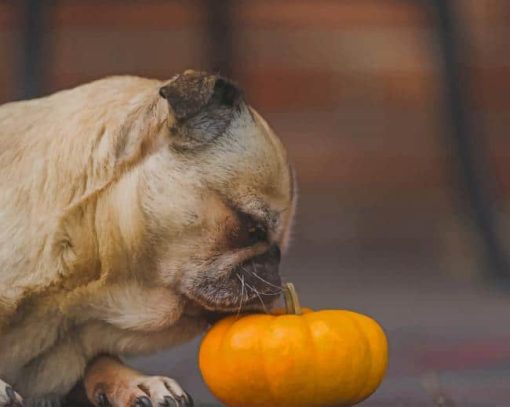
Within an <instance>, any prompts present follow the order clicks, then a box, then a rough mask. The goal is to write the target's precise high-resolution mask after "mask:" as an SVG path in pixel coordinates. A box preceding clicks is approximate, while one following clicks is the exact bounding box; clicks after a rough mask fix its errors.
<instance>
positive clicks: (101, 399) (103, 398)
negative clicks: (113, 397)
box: [97, 393, 110, 407]
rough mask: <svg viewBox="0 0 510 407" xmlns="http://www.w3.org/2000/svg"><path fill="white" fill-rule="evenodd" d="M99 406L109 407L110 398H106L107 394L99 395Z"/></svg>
mask: <svg viewBox="0 0 510 407" xmlns="http://www.w3.org/2000/svg"><path fill="white" fill-rule="evenodd" d="M97 406H98V407H109V406H110V402H109V401H108V397H106V394H104V393H99V394H98V395H97Z"/></svg>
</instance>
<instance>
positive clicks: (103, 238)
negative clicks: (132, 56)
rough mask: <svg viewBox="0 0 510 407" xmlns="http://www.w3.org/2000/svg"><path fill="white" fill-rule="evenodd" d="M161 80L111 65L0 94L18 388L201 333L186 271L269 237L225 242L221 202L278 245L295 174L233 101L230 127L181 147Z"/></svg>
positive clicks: (9, 350) (67, 384)
mask: <svg viewBox="0 0 510 407" xmlns="http://www.w3.org/2000/svg"><path fill="white" fill-rule="evenodd" d="M163 84H164V83H163V82H160V81H156V80H149V79H144V78H137V77H112V78H107V79H103V80H99V81H96V82H93V83H90V84H87V85H83V86H80V87H78V88H75V89H71V90H66V91H63V92H59V93H56V94H54V95H51V96H48V97H45V98H41V99H35V100H31V101H24V102H15V103H10V104H7V105H4V106H1V107H0V224H1V225H2V228H0V378H1V379H4V380H5V381H7V382H8V383H10V384H12V385H13V386H14V387H15V388H16V389H17V390H19V392H20V393H21V394H22V395H23V396H24V397H28V398H32V399H37V398H41V397H46V396H48V395H52V394H53V395H56V397H57V398H58V397H61V396H62V395H64V394H65V393H66V392H67V391H69V390H70V388H71V387H72V386H73V384H74V383H75V382H76V381H77V380H78V379H79V378H80V377H81V376H82V375H83V372H84V370H85V367H86V365H87V363H88V361H89V360H90V359H91V358H93V357H94V356H95V355H97V354H99V353H104V352H108V353H112V354H137V353H143V352H152V351H155V350H157V349H161V348H165V347H168V346H171V345H173V344H176V343H179V342H182V341H184V340H188V339H189V338H191V337H192V336H193V335H195V334H197V333H198V332H200V330H202V329H203V328H204V327H205V322H204V320H203V319H202V318H201V317H200V316H199V314H200V313H198V314H197V313H196V312H192V310H196V309H197V307H198V305H197V303H196V302H198V303H199V304H200V299H198V298H194V297H193V295H192V294H191V290H192V288H193V287H194V285H195V284H196V282H197V281H198V280H197V279H199V278H202V277H203V275H204V274H207V273H208V275H209V276H210V278H213V277H214V278H216V276H217V277H218V278H220V277H221V275H222V273H225V272H226V270H227V269H229V268H231V267H232V266H233V265H234V264H237V263H239V262H241V261H243V260H244V259H247V258H249V257H251V256H254V255H256V254H257V253H262V252H264V251H265V250H267V248H268V245H266V244H263V243H261V244H258V245H254V246H253V247H247V248H241V249H235V250H234V249H233V248H232V247H230V246H229V244H228V242H229V241H230V240H231V239H230V240H229V236H230V235H231V232H232V230H233V229H235V228H236V227H237V226H238V223H239V222H238V219H237V218H236V215H235V213H234V212H233V209H232V205H235V207H236V208H241V209H242V210H243V211H246V212H249V213H251V214H254V215H257V216H260V217H264V218H265V219H268V221H269V220H270V222H271V224H272V225H273V226H274V227H272V229H271V232H270V240H271V242H275V243H278V244H279V245H280V246H285V244H286V241H287V239H288V229H289V224H290V221H291V218H292V214H293V210H294V199H293V195H294V194H293V192H292V190H293V185H292V184H293V177H292V174H291V171H290V167H289V164H288V162H287V158H286V155H285V151H284V149H283V147H282V145H281V143H280V142H279V141H278V139H277V138H276V137H275V136H274V134H273V133H272V131H271V130H270V129H269V127H268V126H267V124H266V123H265V122H264V121H263V119H262V118H261V117H260V116H259V115H258V114H257V113H256V112H254V111H253V110H252V109H251V108H249V107H248V106H246V105H244V103H243V105H242V108H241V110H240V114H239V115H238V116H236V119H235V120H233V121H232V122H231V123H230V125H229V128H228V134H226V135H223V136H221V137H219V138H218V139H217V140H215V141H213V142H211V144H210V145H207V146H205V147H202V148H196V149H194V150H191V151H184V152H182V151H179V150H178V149H177V148H173V147H172V143H173V139H172V134H171V132H170V131H169V128H171V127H172V126H175V125H176V121H175V118H174V116H173V115H172V108H171V107H170V109H169V107H168V104H167V102H166V101H165V100H164V99H163V98H161V97H160V96H159V94H158V90H159V88H160V87H161V86H162V85H163ZM236 225H237V226H236ZM188 294H189V295H188ZM202 305H204V304H202ZM198 308H200V307H198ZM220 308H221V307H220ZM64 367H65V368H64ZM64 371H65V373H64Z"/></svg>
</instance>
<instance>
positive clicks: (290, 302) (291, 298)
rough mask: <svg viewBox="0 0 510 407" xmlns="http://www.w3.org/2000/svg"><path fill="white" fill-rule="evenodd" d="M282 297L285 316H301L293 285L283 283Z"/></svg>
mask: <svg viewBox="0 0 510 407" xmlns="http://www.w3.org/2000/svg"><path fill="white" fill-rule="evenodd" d="M283 295H284V296H285V308H286V309H287V314H295V315H301V306H300V305H299V298H298V295H297V291H296V288H295V287H294V284H292V283H285V287H284V289H283Z"/></svg>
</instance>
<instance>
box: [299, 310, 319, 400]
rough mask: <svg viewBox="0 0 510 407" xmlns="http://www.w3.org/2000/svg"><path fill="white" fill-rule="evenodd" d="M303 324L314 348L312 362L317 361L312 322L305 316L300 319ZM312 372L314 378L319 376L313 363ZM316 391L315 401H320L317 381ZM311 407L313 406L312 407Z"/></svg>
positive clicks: (314, 392) (315, 383)
mask: <svg viewBox="0 0 510 407" xmlns="http://www.w3.org/2000/svg"><path fill="white" fill-rule="evenodd" d="M308 315H311V314H308ZM300 320H301V322H302V324H303V325H305V326H306V328H305V330H306V331H307V332H308V336H309V337H310V343H311V348H312V351H311V352H310V353H312V354H313V356H314V357H313V358H312V360H315V361H316V360H317V346H316V345H315V340H314V339H315V338H314V336H313V333H312V328H311V327H310V323H309V322H310V321H309V320H308V319H307V318H306V317H305V316H303V317H302V318H300ZM312 366H313V367H312V370H313V373H314V376H315V377H317V376H318V372H317V364H316V363H312ZM313 387H314V391H313V395H314V397H313V400H318V398H317V395H318V392H319V385H318V382H317V381H315V382H314V385H313ZM310 407H311V406H310Z"/></svg>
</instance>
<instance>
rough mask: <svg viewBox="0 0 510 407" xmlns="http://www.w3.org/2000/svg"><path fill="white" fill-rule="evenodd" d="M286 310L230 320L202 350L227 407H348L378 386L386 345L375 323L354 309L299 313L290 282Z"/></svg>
mask: <svg viewBox="0 0 510 407" xmlns="http://www.w3.org/2000/svg"><path fill="white" fill-rule="evenodd" d="M285 292H286V302H287V311H288V312H289V311H290V313H280V314H279V315H278V314H277V315H274V314H272V315H268V314H251V315H244V316H229V317H227V318H225V319H223V320H221V321H219V322H218V323H217V324H215V325H214V326H213V327H212V328H211V329H210V330H209V332H208V333H207V334H206V336H205V337H204V339H203V341H202V344H201V346H200V353H199V366H200V370H201V373H202V376H203V378H204V381H205V382H206V384H207V385H208V387H209V389H210V390H211V392H212V393H213V394H214V395H215V396H216V397H217V398H218V399H219V400H221V401H222V402H223V403H225V404H226V405H227V406H229V407H326V406H352V405H354V404H356V403H358V402H360V401H362V400H364V399H365V398H367V397H368V396H369V395H370V394H372V393H373V392H374V391H375V390H376V389H377V387H378V386H379V384H380V383H381V381H382V379H383V376H384V373H385V371H386V366H387V362H388V351H387V342H386V337H385V335H384V332H383V330H382V329H381V327H380V326H379V325H378V324H377V322H375V321H374V320H373V319H371V318H369V317H367V316H365V315H361V314H358V313H355V312H352V311H344V310H323V311H317V312H313V311H311V310H308V309H303V310H301V308H300V307H299V302H298V299H297V295H296V294H295V290H294V288H293V286H292V285H291V284H289V285H288V287H287V290H286V291H285Z"/></svg>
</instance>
